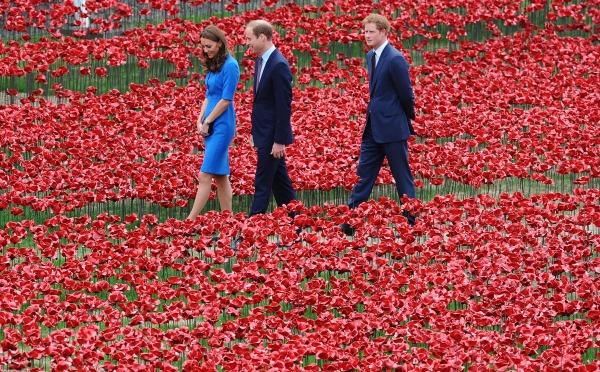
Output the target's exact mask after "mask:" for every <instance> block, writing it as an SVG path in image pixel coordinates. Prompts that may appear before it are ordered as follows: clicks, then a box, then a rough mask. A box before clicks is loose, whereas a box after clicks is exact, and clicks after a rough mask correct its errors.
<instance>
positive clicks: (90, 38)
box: [0, 0, 600, 370]
mask: <svg viewBox="0 0 600 372" xmlns="http://www.w3.org/2000/svg"><path fill="white" fill-rule="evenodd" d="M217 5H220V8H219V9H220V10H219V11H215V10H214V9H213V8H214V7H215V6H217ZM86 7H87V11H88V15H89V19H90V27H89V28H82V27H80V25H79V23H78V22H79V21H75V20H74V19H75V18H74V15H75V13H76V12H77V10H78V9H77V8H76V7H74V6H73V5H72V4H70V2H64V3H63V2H60V3H56V2H54V1H17V2H10V3H3V4H0V13H2V14H3V19H2V21H0V26H1V27H2V28H3V29H2V30H0V32H1V33H2V35H3V38H2V41H0V90H1V93H0V99H1V100H2V101H1V102H0V125H1V133H2V136H0V148H1V149H2V151H0V249H1V252H2V253H1V255H0V289H1V293H2V296H0V365H1V366H3V367H4V369H6V370H15V369H28V370H30V369H39V370H54V369H56V370H67V369H79V370H89V369H105V370H116V369H122V370H123V369H125V370H135V369H144V370H145V369H164V370H181V369H183V370H215V369H217V370H248V369H268V368H273V369H275V370H300V369H308V370H320V369H324V370H384V369H387V370H391V369H397V370H405V369H422V370H438V369H451V370H457V369H464V370H466V369H469V370H483V369H503V370H504V369H516V370H540V369H543V370H546V369H567V370H571V369H576V368H578V369H582V370H596V369H598V368H599V367H600V358H598V357H597V353H598V348H599V347H600V331H598V330H599V329H600V284H599V283H600V282H599V280H598V276H599V275H600V256H599V255H598V248H597V247H598V246H599V245H600V156H598V154H599V153H600V109H599V107H600V93H599V91H598V87H599V86H600V74H599V73H598V63H597V61H598V60H600V44H599V39H598V26H597V25H598V24H600V11H599V10H598V4H595V3H594V2H593V1H571V2H564V1H546V0H544V1H524V2H511V1H502V0H485V1H482V2H473V1H462V0H437V1H432V2H426V3H423V2H419V1H414V0H410V1H404V2H395V1H390V0H383V1H378V2H374V3H364V2H358V1H357V2H337V1H318V2H315V1H299V2H294V3H289V2H284V3H282V2H279V3H278V2H275V1H264V2H258V1H251V2H250V1H231V2H222V3H220V4H214V3H210V2H208V1H202V0H200V1H174V0H173V1H141V0H137V1H133V0H131V1H124V0H120V1H119V0H115V1H103V0H88V1H87V2H86ZM373 10H375V11H377V12H379V13H382V14H384V15H386V16H388V17H389V18H390V19H391V20H392V24H393V27H394V29H395V31H396V32H395V33H394V34H393V35H392V38H391V41H392V42H393V43H394V44H395V45H396V46H398V47H399V48H400V49H402V50H403V52H404V54H405V56H406V57H407V59H408V60H409V61H410V62H411V65H412V68H411V78H412V80H413V85H414V90H415V96H416V100H417V101H416V102H417V120H416V121H415V123H414V126H415V129H416V132H417V136H414V137H413V138H412V139H411V142H410V145H409V146H410V155H411V166H412V167H413V173H414V174H415V176H416V179H417V185H418V190H417V199H415V200H403V201H402V202H403V203H399V202H400V201H399V200H398V199H397V197H396V195H395V191H394V187H393V179H392V177H391V174H390V173H389V172H388V171H387V170H385V169H384V170H383V172H382V173H381V177H380V178H379V179H378V184H379V186H378V189H377V193H376V194H375V195H374V199H373V200H372V201H370V202H368V203H365V204H364V205H361V207H360V208H358V209H356V210H352V211H350V210H348V208H347V207H345V206H344V203H345V200H346V197H347V194H348V190H349V188H351V187H352V185H353V184H354V183H355V181H356V176H355V169H356V165H357V161H358V153H359V142H360V133H361V130H362V125H363V123H364V111H365V108H366V104H367V99H368V85H367V82H366V70H365V68H364V60H363V58H364V47H363V44H362V25H361V20H362V19H363V18H364V17H365V16H366V15H367V14H369V13H370V12H372V11H373ZM256 18H264V19H267V20H269V21H271V22H273V23H274V24H275V25H276V27H277V29H278V31H279V32H278V35H277V36H276V44H277V45H278V47H279V48H280V49H281V50H282V52H283V54H284V55H286V56H287V57H288V60H289V61H290V63H291V64H292V66H293V71H294V74H295V88H294V103H293V117H292V122H293V126H294V131H295V134H296V142H295V144H294V145H293V146H292V147H290V148H289V150H288V165H289V168H290V176H291V178H292V180H293V181H294V184H295V187H296V188H297V189H298V190H300V193H299V195H300V200H299V201H298V202H297V203H294V204H292V205H289V206H287V207H286V209H275V210H274V211H273V212H272V213H269V214H266V215H263V216H256V217H253V218H251V219H249V218H247V216H246V214H245V212H246V211H247V206H248V202H249V200H250V195H251V194H252V192H253V174H254V167H255V164H256V159H255V155H254V152H253V151H252V149H251V147H250V144H249V142H248V137H249V131H250V111H249V110H250V103H251V100H252V96H251V92H250V91H249V90H248V89H247V88H248V87H249V82H250V79H251V77H252V73H253V71H252V68H253V63H252V59H251V58H250V57H249V56H247V55H246V53H245V48H244V47H243V29H244V26H245V24H246V23H247V22H248V21H249V20H252V19H256ZM210 23H216V24H218V25H219V26H220V27H221V28H223V29H224V30H225V31H226V32H227V33H228V35H229V40H230V47H231V50H232V52H233V53H234V55H235V56H236V58H237V59H238V61H240V66H241V68H242V79H241V82H240V86H239V90H238V93H237V95H236V101H235V104H236V109H237V114H238V128H237V133H238V135H237V137H236V139H235V142H234V145H233V147H232V149H231V163H232V165H231V168H232V172H233V173H232V175H231V181H232V186H233V190H234V194H235V197H234V198H235V201H234V209H235V210H236V212H235V213H234V214H231V213H218V212H208V213H206V214H204V215H202V216H200V217H199V219H198V220H197V221H194V222H186V221H182V220H181V219H182V217H184V216H185V215H187V211H188V210H189V208H190V198H192V197H193V195H194V193H195V187H196V184H195V176H196V175H197V171H198V168H199V166H200V164H201V162H202V154H203V144H202V141H201V139H200V138H199V137H198V136H197V134H195V130H194V128H195V124H194V123H195V119H196V115H197V114H198V111H199V107H198V104H199V102H200V101H201V99H202V97H203V94H204V87H203V84H202V81H203V78H202V74H203V72H202V68H201V67H200V64H199V61H198V57H197V56H198V55H199V33H200V31H201V30H202V29H203V28H204V27H205V26H206V25H208V24H210ZM403 210H408V211H410V212H411V213H413V214H415V215H416V216H417V224H416V225H415V226H414V227H413V228H410V227H409V226H408V225H407V224H406V221H405V219H404V218H403V217H402V211H403ZM290 211H294V212H296V216H295V217H294V218H293V219H292V218H290V217H288V212H290ZM342 222H350V223H351V224H352V225H354V226H356V228H357V232H356V235H355V236H354V237H353V238H348V237H346V236H344V235H343V234H342V233H341V231H340V230H339V228H338V225H339V224H340V223H342Z"/></svg>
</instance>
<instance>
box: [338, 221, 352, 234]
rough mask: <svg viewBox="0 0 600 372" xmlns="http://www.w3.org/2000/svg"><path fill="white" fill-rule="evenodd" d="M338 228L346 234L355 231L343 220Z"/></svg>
mask: <svg viewBox="0 0 600 372" xmlns="http://www.w3.org/2000/svg"><path fill="white" fill-rule="evenodd" d="M340 229H342V232H343V233H344V234H346V235H348V236H352V235H354V231H355V230H354V227H352V226H350V225H349V224H347V223H345V222H344V223H343V224H341V225H340Z"/></svg>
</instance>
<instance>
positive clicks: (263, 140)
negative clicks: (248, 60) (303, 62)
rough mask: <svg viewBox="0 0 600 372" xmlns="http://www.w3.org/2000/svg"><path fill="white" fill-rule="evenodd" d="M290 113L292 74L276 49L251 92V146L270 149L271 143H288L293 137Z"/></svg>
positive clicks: (286, 62)
mask: <svg viewBox="0 0 600 372" xmlns="http://www.w3.org/2000/svg"><path fill="white" fill-rule="evenodd" d="M291 112H292V73H291V71H290V67H289V64H288V61H287V60H286V59H285V57H283V55H282V54H281V53H280V52H279V50H277V49H275V50H274V51H273V53H271V56H270V57H269V59H268V60H267V64H266V65H265V68H264V70H263V73H262V76H261V78H260V82H259V83H258V86H257V87H256V88H255V91H254V103H253V107H252V131H251V133H252V139H253V141H254V146H255V147H257V148H265V147H266V148H268V149H269V151H270V150H271V148H272V147H273V143H279V144H281V145H289V144H291V143H292V141H293V140H294V137H293V135H292V126H291V123H290V115H291Z"/></svg>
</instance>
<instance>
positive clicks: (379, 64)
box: [369, 44, 391, 95]
mask: <svg viewBox="0 0 600 372" xmlns="http://www.w3.org/2000/svg"><path fill="white" fill-rule="evenodd" d="M390 48H391V46H390V44H388V45H386V46H385V48H383V51H382V52H381V55H380V56H379V62H377V68H376V69H375V76H373V77H372V79H371V84H370V86H369V88H370V93H371V95H373V92H374V91H375V87H376V86H377V83H378V82H379V78H380V77H381V74H382V72H381V71H382V70H383V69H384V68H385V65H386V64H387V61H388V58H387V57H388V54H389V52H390V51H389V50H390ZM371 53H375V52H374V51H373V52H371ZM370 58H371V56H369V60H370ZM371 71H373V66H371ZM371 73H372V72H371ZM369 75H370V74H369Z"/></svg>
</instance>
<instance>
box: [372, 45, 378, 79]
mask: <svg viewBox="0 0 600 372" xmlns="http://www.w3.org/2000/svg"><path fill="white" fill-rule="evenodd" d="M376 67H377V60H376V54H375V52H373V54H371V81H373V77H375V68H376Z"/></svg>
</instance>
